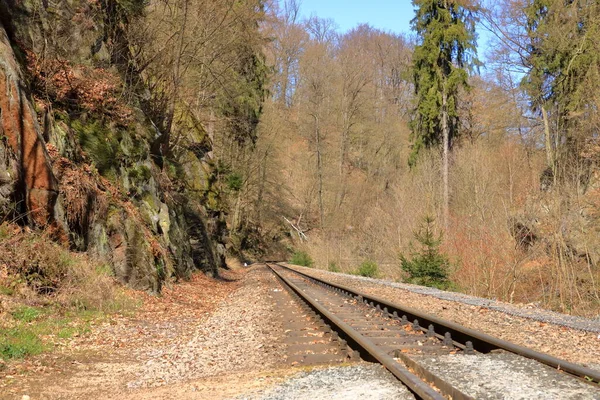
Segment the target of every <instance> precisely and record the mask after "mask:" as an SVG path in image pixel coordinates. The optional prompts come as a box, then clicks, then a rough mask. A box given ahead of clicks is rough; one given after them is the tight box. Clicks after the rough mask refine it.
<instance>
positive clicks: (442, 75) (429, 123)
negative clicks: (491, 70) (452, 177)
mask: <svg viewBox="0 0 600 400" xmlns="http://www.w3.org/2000/svg"><path fill="white" fill-rule="evenodd" d="M412 4H413V6H414V7H415V8H416V16H415V18H414V19H413V20H412V21H411V25H412V29H413V30H414V31H415V32H416V33H417V35H418V40H419V43H418V45H417V46H416V47H415V51H414V55H413V79H414V85H415V92H416V101H417V104H416V109H415V116H414V119H413V121H412V123H411V130H412V142H413V148H412V152H411V154H410V158H409V164H410V165H414V164H415V163H416V160H417V157H418V155H419V153H420V152H421V151H422V150H423V148H428V147H435V146H439V145H440V144H441V145H442V151H443V171H442V173H443V180H444V226H445V228H446V229H447V228H448V220H449V202H450V200H449V198H450V195H449V187H448V174H449V162H450V161H449V157H450V150H451V149H452V144H453V142H454V139H455V138H456V137H457V136H458V133H459V131H458V130H459V120H458V93H459V89H460V88H461V87H463V88H467V89H468V88H469V84H468V72H469V71H470V70H472V68H473V67H474V66H476V65H477V63H478V62H477V59H476V58H475V55H476V35H475V23H476V21H477V20H476V12H477V6H475V5H473V4H471V3H469V2H468V1H464V0H463V1H461V0H413V2H412Z"/></svg>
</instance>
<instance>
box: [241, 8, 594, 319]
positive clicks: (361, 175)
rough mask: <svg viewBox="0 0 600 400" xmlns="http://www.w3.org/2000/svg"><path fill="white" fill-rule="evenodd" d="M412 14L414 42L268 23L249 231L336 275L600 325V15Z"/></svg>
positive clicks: (291, 16)
mask: <svg viewBox="0 0 600 400" xmlns="http://www.w3.org/2000/svg"><path fill="white" fill-rule="evenodd" d="M413 6H414V7H415V10H416V14H415V17H414V19H413V21H412V24H411V28H412V34H409V35H398V34H392V33H390V32H383V31H380V30H377V29H375V28H373V27H371V26H369V25H359V26H357V27H355V28H354V29H352V30H351V31H349V32H344V33H339V32H338V31H337V30H336V26H335V22H334V21H332V20H326V19H325V20H324V19H319V18H317V17H312V18H309V19H302V18H300V15H301V13H300V12H299V11H300V7H301V2H299V1H293V0H288V1H285V2H281V3H280V4H277V5H273V7H272V8H270V21H271V22H267V23H266V24H265V27H266V29H265V31H264V33H265V34H266V35H267V37H269V38H272V40H271V42H270V43H269V45H268V46H267V50H266V55H267V60H268V63H269V65H273V66H274V72H273V75H272V76H271V78H270V95H269V96H268V97H267V98H266V100H265V104H264V111H263V114H262V117H261V122H260V124H259V126H258V140H257V143H256V147H255V149H254V150H253V155H252V158H248V159H247V160H246V161H245V162H244V164H245V165H246V166H247V169H246V170H245V171H246V172H243V175H244V176H247V177H248V178H247V180H244V182H245V185H244V186H243V188H242V189H241V192H242V193H244V195H243V198H244V199H245V204H244V205H243V207H244V206H245V207H246V208H247V210H248V211H247V212H246V213H245V214H246V215H247V216H248V217H249V218H250V220H251V221H253V222H252V225H254V226H258V227H260V229H261V230H262V232H263V234H266V233H267V232H276V231H278V230H279V229H281V224H282V223H283V224H285V225H287V229H288V231H289V235H291V237H292V240H291V242H292V246H293V247H294V249H299V250H300V252H301V253H302V252H304V253H306V254H304V256H306V255H308V258H309V259H313V260H314V262H315V264H316V265H317V266H318V267H320V268H328V269H330V270H333V271H343V272H351V273H360V272H361V270H363V269H364V268H366V270H367V271H369V274H370V275H372V274H377V275H378V277H384V278H388V279H397V280H404V281H407V280H408V281H412V282H414V283H426V284H433V285H435V286H438V287H444V288H451V289H452V290H459V291H463V292H466V293H469V294H472V295H476V296H483V297H489V298H495V299H500V300H504V301H509V302H519V303H533V304H534V305H537V306H543V307H549V308H551V309H555V310H559V311H561V312H566V313H576V314H584V315H595V314H597V312H598V306H599V305H600V297H599V296H600V292H599V286H598V280H599V279H600V269H599V268H598V261H599V256H600V253H599V251H600V242H599V236H598V229H599V226H600V225H599V221H598V216H599V214H598V211H600V210H599V208H598V206H599V205H600V204H599V200H600V198H599V194H600V193H599V191H598V190H599V189H600V187H599V184H600V182H599V181H598V177H599V176H598V160H599V159H598V155H599V153H598V150H599V147H598V123H599V121H600V120H599V115H598V106H599V100H600V98H599V97H598V93H600V91H599V90H598V89H599V85H600V83H599V80H598V73H599V71H600V70H599V67H600V64H599V61H598V57H599V55H600V42H599V41H598V37H600V36H598V35H597V33H596V31H597V30H598V29H599V28H600V4H599V3H598V2H597V1H562V0H561V1H554V0H502V1H487V2H481V3H478V2H469V1H428V0H415V1H413ZM476 29H477V31H476ZM483 31H485V32H486V33H487V35H489V36H490V37H491V39H490V43H489V45H488V48H489V50H488V51H487V54H480V53H481V52H480V53H477V51H476V49H477V32H483ZM444 115H445V116H444ZM254 171H260V173H258V174H255V173H254ZM282 221H283V222H282ZM301 255H302V254H301ZM300 258H302V257H300ZM309 261H310V260H309ZM373 265H374V266H375V267H373ZM415 267H416V270H415Z"/></svg>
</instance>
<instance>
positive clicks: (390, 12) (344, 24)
mask: <svg viewBox="0 0 600 400" xmlns="http://www.w3.org/2000/svg"><path fill="white" fill-rule="evenodd" d="M280 1H282V0H280ZM300 2H301V4H300V12H301V14H302V16H304V17H310V16H311V15H313V14H314V15H317V16H318V17H320V18H331V19H333V20H334V21H335V22H336V23H337V25H338V26H339V31H340V32H346V31H348V30H350V29H352V28H354V27H356V26H357V25H358V24H361V23H368V24H369V25H371V26H372V27H374V28H378V29H381V30H384V31H392V32H394V33H407V34H412V31H411V29H410V20H411V19H413V18H414V14H415V11H414V9H413V6H412V2H411V0H300ZM479 35H480V37H479V39H478V48H479V58H480V59H483V58H484V56H485V54H484V53H485V47H486V44H487V43H486V42H487V38H488V37H489V34H488V33H487V32H484V31H482V30H481V29H479Z"/></svg>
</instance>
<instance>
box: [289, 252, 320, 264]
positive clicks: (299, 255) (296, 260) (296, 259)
mask: <svg viewBox="0 0 600 400" xmlns="http://www.w3.org/2000/svg"><path fill="white" fill-rule="evenodd" d="M290 264H294V265H302V266H304V267H312V266H313V264H314V262H313V260H312V258H310V256H309V255H308V253H307V252H305V251H302V250H296V251H295V252H294V254H293V255H292V258H291V260H290Z"/></svg>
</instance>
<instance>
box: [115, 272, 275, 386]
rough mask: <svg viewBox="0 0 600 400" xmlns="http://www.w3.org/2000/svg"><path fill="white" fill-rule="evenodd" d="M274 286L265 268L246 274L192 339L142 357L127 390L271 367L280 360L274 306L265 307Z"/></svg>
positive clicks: (267, 304) (269, 302) (177, 342)
mask: <svg viewBox="0 0 600 400" xmlns="http://www.w3.org/2000/svg"><path fill="white" fill-rule="evenodd" d="M273 284H274V278H273V275H272V273H270V272H268V271H267V270H266V269H264V268H257V269H253V270H251V271H249V272H248V276H247V277H246V279H245V284H244V286H243V287H241V288H240V289H238V290H237V291H235V292H234V293H233V294H232V295H231V296H230V297H229V298H228V299H227V301H226V302H225V303H224V305H223V306H222V307H220V308H219V309H218V310H217V311H216V312H215V313H214V314H212V315H211V316H210V318H209V319H208V320H207V321H206V322H205V323H203V324H201V325H200V326H199V327H198V329H197V331H196V333H195V334H194V335H193V336H192V338H191V339H187V340H183V341H176V342H175V344H173V345H170V346H168V347H163V348H159V349H156V350H151V351H150V352H149V353H147V354H144V355H140V358H141V359H146V360H147V361H146V362H145V363H144V364H143V366H142V367H141V368H140V370H139V371H138V373H137V374H136V375H137V378H136V379H135V380H133V381H131V382H129V383H128V384H127V386H128V387H129V388H130V389H133V388H140V387H157V386H162V385H165V384H172V383H175V382H180V381H186V380H190V379H199V378H203V377H207V376H214V375H218V374H222V373H233V372H236V371H242V370H247V371H248V370H253V371H260V370H265V369H268V368H272V367H274V366H275V365H276V364H277V362H278V361H279V360H281V359H282V357H283V354H282V350H281V348H280V347H279V346H277V343H278V338H277V336H276V335H277V333H278V332H280V331H281V328H280V327H279V326H277V325H276V324H277V322H276V321H275V319H273V318H266V317H265V316H268V315H273V302H271V301H265V299H267V298H268V297H269V296H270V294H269V293H270V291H271V290H272V286H273Z"/></svg>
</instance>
